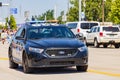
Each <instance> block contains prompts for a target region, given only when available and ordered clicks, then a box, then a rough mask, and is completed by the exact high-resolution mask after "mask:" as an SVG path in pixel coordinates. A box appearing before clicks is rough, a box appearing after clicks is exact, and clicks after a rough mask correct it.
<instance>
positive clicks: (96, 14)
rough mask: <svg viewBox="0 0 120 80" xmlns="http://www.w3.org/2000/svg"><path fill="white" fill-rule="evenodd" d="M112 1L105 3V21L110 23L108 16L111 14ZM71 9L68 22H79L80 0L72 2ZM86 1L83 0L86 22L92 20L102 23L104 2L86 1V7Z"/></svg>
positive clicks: (99, 0)
mask: <svg viewBox="0 0 120 80" xmlns="http://www.w3.org/2000/svg"><path fill="white" fill-rule="evenodd" d="M111 1H112V0H106V2H104V4H105V5H104V10H105V13H104V16H105V21H110V19H109V18H108V14H109V12H110V8H111ZM70 3H71V5H72V6H71V8H70V9H69V12H68V13H67V20H68V21H78V19H79V16H78V15H79V6H78V5H79V4H78V3H79V0H71V1H70ZM83 4H84V0H82V12H85V17H86V20H90V21H91V20H92V21H102V4H103V0H85V5H86V6H83Z"/></svg>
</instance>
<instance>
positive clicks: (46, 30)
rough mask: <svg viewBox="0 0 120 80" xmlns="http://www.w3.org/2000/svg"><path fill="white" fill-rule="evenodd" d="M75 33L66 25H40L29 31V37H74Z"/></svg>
mask: <svg viewBox="0 0 120 80" xmlns="http://www.w3.org/2000/svg"><path fill="white" fill-rule="evenodd" d="M74 37H75V35H74V34H73V33H72V32H71V31H70V30H69V29H68V28H66V27H40V28H31V29H29V31H28V39H41V38H74Z"/></svg>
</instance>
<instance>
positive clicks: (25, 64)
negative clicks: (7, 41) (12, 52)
mask: <svg viewBox="0 0 120 80" xmlns="http://www.w3.org/2000/svg"><path fill="white" fill-rule="evenodd" d="M27 67H28V66H27V60H26V56H25V57H24V60H23V68H24V71H26V70H27Z"/></svg>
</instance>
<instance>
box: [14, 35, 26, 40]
mask: <svg viewBox="0 0 120 80" xmlns="http://www.w3.org/2000/svg"><path fill="white" fill-rule="evenodd" d="M15 39H18V40H24V38H23V37H22V36H16V37H15Z"/></svg>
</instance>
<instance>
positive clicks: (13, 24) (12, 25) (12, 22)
mask: <svg viewBox="0 0 120 80" xmlns="http://www.w3.org/2000/svg"><path fill="white" fill-rule="evenodd" d="M8 23H9V26H10V29H17V25H16V21H15V18H14V16H13V15H11V16H10V21H9V22H8Z"/></svg>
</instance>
